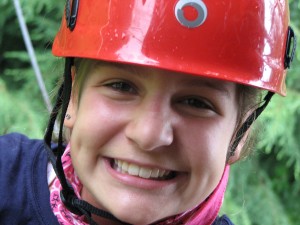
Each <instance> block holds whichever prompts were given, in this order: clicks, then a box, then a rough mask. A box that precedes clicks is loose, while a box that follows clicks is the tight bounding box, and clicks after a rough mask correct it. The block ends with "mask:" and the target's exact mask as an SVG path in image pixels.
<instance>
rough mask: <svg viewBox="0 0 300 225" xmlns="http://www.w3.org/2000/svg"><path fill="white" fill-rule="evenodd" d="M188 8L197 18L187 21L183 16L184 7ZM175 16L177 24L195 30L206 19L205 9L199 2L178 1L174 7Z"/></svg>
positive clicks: (191, 0)
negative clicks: (195, 13) (193, 11)
mask: <svg viewBox="0 0 300 225" xmlns="http://www.w3.org/2000/svg"><path fill="white" fill-rule="evenodd" d="M186 6H190V7H192V8H194V9H195V10H196V11H197V17H196V18H195V19H194V20H189V19H187V18H186V17H185V15H184V10H183V9H184V7H186ZM175 16H176V19H177V20H178V22H179V23H180V24H181V25H183V26H185V27H188V28H195V27H198V26H200V25H201V24H203V23H204V21H205V20H206V17H207V8H206V5H205V4H204V2H203V1H201V0H179V1H178V2H177V4H176V6H175Z"/></svg>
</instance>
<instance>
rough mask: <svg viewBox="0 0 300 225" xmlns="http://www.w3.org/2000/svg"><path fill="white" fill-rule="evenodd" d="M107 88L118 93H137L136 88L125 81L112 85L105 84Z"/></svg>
mask: <svg viewBox="0 0 300 225" xmlns="http://www.w3.org/2000/svg"><path fill="white" fill-rule="evenodd" d="M105 86H106V87H110V88H112V89H114V90H116V91H118V92H124V93H132V94H135V93H137V91H136V88H135V87H134V86H133V85H131V84H130V83H128V82H125V81H116V82H111V83H108V84H105Z"/></svg>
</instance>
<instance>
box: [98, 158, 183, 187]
mask: <svg viewBox="0 0 300 225" xmlns="http://www.w3.org/2000/svg"><path fill="white" fill-rule="evenodd" d="M104 162H105V168H106V170H107V171H108V173H109V174H110V175H111V176H112V177H113V178H115V179H116V180H118V181H119V182H121V183H123V184H125V185H127V186H132V187H135V188H139V189H148V190H149V189H151V190H153V189H161V188H164V187H167V186H170V185H174V184H176V183H177V182H179V177H180V175H177V176H176V177H175V178H173V179H170V180H151V179H145V178H141V177H137V176H131V175H129V174H125V173H121V172H118V171H116V170H114V169H113V168H112V167H111V161H110V160H109V159H107V158H105V159H104Z"/></svg>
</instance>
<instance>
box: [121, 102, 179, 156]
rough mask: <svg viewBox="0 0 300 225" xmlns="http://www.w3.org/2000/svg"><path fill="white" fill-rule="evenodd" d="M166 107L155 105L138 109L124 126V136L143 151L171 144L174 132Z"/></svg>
mask: <svg viewBox="0 0 300 225" xmlns="http://www.w3.org/2000/svg"><path fill="white" fill-rule="evenodd" d="M167 108H168V106H165V107H160V106H158V107H157V106H156V107H152V108H151V107H146V108H145V107H143V108H142V109H140V110H138V111H137V112H136V113H134V115H133V116H132V119H131V121H130V122H129V123H128V124H127V126H126V129H125V134H126V137H127V138H128V139H129V140H131V141H132V142H134V143H135V144H136V145H137V146H138V147H139V148H140V149H142V150H145V151H152V150H155V149H159V147H163V146H169V145H171V144H172V142H173V139H174V134H173V127H172V119H171V116H170V113H169V111H170V110H169V109H167Z"/></svg>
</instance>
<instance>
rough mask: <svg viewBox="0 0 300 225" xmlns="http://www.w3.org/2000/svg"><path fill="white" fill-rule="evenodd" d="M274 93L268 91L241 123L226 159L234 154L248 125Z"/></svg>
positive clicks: (262, 109)
mask: <svg viewBox="0 0 300 225" xmlns="http://www.w3.org/2000/svg"><path fill="white" fill-rule="evenodd" d="M273 95H274V92H270V91H269V92H268V94H267V95H266V96H265V97H264V102H263V104H262V105H261V106H260V107H258V108H257V109H256V110H254V111H253V112H252V113H251V115H250V116H249V117H248V118H247V119H246V121H245V122H244V123H243V125H242V126H241V127H240V129H239V130H238V131H237V134H236V138H235V140H234V142H233V143H232V145H231V149H230V151H229V154H228V157H227V158H228V159H229V158H230V157H231V156H233V155H234V153H235V150H236V148H237V146H238V144H239V143H240V141H241V140H242V138H243V137H244V135H245V133H246V131H247V130H248V129H249V127H250V126H251V125H252V124H253V122H254V121H255V120H256V119H257V118H258V117H259V115H260V114H261V113H262V112H263V111H264V109H265V108H266V107H267V105H268V104H269V102H270V101H271V98H272V96H273Z"/></svg>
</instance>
